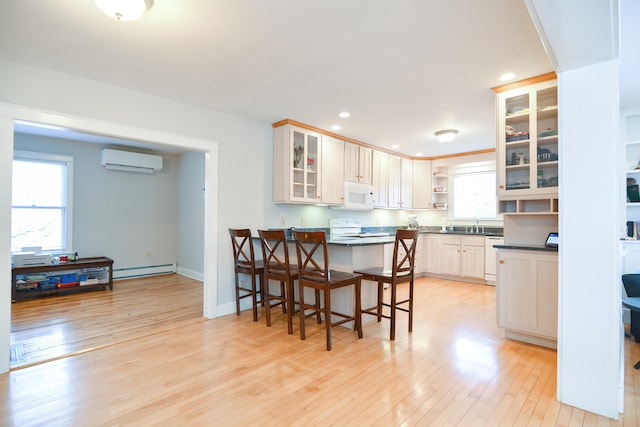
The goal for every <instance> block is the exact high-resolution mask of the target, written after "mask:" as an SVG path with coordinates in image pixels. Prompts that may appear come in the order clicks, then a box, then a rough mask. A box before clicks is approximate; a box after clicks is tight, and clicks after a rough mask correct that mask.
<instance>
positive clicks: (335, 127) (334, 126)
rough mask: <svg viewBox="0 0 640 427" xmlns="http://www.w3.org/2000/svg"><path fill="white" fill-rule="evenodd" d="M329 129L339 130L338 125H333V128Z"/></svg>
mask: <svg viewBox="0 0 640 427" xmlns="http://www.w3.org/2000/svg"><path fill="white" fill-rule="evenodd" d="M331 129H333V130H340V125H333V126H331Z"/></svg>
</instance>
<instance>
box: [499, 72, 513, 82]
mask: <svg viewBox="0 0 640 427" xmlns="http://www.w3.org/2000/svg"><path fill="white" fill-rule="evenodd" d="M515 78H516V75H515V73H504V74H503V75H501V76H500V81H502V82H506V81H509V80H513V79H515Z"/></svg>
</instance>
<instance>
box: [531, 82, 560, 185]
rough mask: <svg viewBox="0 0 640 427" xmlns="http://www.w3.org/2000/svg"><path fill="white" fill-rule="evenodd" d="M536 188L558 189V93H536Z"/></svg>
mask: <svg viewBox="0 0 640 427" xmlns="http://www.w3.org/2000/svg"><path fill="white" fill-rule="evenodd" d="M536 119H537V122H536V129H537V135H536V142H537V144H536V148H537V150H536V165H537V169H536V187H537V188H549V187H556V188H557V187H558V91H557V87H551V88H548V89H544V90H540V91H538V93H537V111H536Z"/></svg>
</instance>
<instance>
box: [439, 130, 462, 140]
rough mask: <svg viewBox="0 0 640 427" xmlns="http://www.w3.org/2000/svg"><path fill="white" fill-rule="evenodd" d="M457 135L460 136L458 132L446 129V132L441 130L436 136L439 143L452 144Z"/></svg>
mask: <svg viewBox="0 0 640 427" xmlns="http://www.w3.org/2000/svg"><path fill="white" fill-rule="evenodd" d="M457 134H458V131H457V130H456V129H445V130H439V131H438V132H436V133H435V134H434V135H435V136H436V138H438V141H440V142H451V141H453V139H454V138H455V137H456V135H457Z"/></svg>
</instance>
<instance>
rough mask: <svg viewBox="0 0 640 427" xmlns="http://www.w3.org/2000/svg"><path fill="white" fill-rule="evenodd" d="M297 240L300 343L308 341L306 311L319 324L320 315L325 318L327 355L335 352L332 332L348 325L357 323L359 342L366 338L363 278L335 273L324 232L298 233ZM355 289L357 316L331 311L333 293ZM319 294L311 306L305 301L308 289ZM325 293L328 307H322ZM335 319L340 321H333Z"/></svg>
mask: <svg viewBox="0 0 640 427" xmlns="http://www.w3.org/2000/svg"><path fill="white" fill-rule="evenodd" d="M294 237H295V239H296V253H297V255H298V271H299V274H300V280H299V288H300V292H299V294H300V295H299V299H300V339H301V340H304V339H305V327H304V326H305V325H304V323H305V319H306V318H307V316H306V315H305V311H306V310H313V311H314V312H315V313H316V315H317V316H316V317H317V320H318V323H320V322H321V320H320V313H322V314H323V315H324V320H325V330H326V336H327V351H329V350H331V328H332V327H333V326H337V325H341V324H343V323H347V322H351V321H353V322H354V329H355V330H356V331H357V332H358V338H362V319H361V313H360V280H361V277H362V276H361V275H359V274H355V273H348V272H344V271H336V270H331V269H330V268H329V254H328V251H327V237H326V234H325V232H324V231H306V232H300V231H296V232H294ZM346 286H353V287H354V291H355V307H354V314H353V315H351V314H345V313H338V312H335V311H333V310H332V307H331V291H332V290H334V289H339V288H343V287H346ZM305 288H310V289H313V290H314V291H315V303H314V304H308V303H305V301H304V289H305ZM320 291H322V294H323V296H324V305H322V304H321V301H320V298H319V294H320ZM331 315H334V316H336V317H338V318H339V320H337V321H335V322H334V321H332V319H331Z"/></svg>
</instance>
